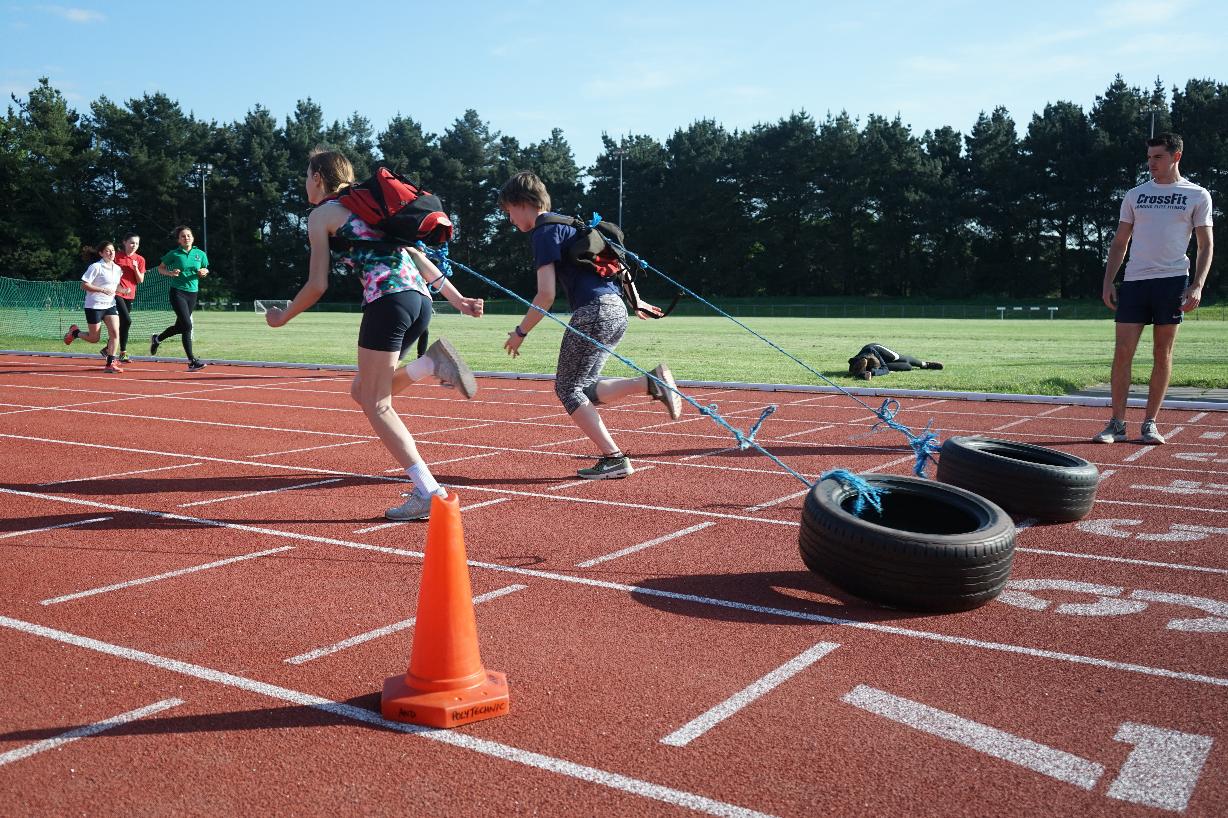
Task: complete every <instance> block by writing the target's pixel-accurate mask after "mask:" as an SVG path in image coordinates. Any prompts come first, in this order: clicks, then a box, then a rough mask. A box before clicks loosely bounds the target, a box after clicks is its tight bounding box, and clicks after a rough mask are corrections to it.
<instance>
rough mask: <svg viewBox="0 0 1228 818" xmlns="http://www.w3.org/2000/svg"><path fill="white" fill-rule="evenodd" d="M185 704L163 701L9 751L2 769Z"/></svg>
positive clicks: (0, 755)
mask: <svg viewBox="0 0 1228 818" xmlns="http://www.w3.org/2000/svg"><path fill="white" fill-rule="evenodd" d="M181 704H183V699H163V700H162V701H160V702H154V703H153V704H151V705H147V706H146V707H140V708H137V709H136V710H129V711H128V712H127V713H120V714H119V715H118V716H112V717H111V718H109V719H103V720H102V721H96V722H94V723H93V724H86V725H84V726H82V727H74V728H73V729H72V730H68V731H66V732H63V733H60V734H59V735H58V736H52V737H51V738H48V739H43V740H42V741H36V742H34V743H33V744H27V745H26V746H25V747H18V748H17V749H15V750H9V751H8V752H7V753H0V767H2V766H4V765H5V764H11V763H13V762H14V761H21V760H22V759H23V758H29V757H30V756H32V755H35V754H36V753H41V752H44V751H45V750H54V749H55V748H56V747H63V746H64V745H65V744H68V743H69V742H73V741H76V740H77V739H82V738H86V737H88V736H96V735H98V734H99V733H102V732H104V731H106V730H110V729H111V728H113V727H120V726H122V725H125V724H128V723H129V722H133V721H136V720H137V719H143V718H145V717H146V716H151V715H153V714H154V713H160V712H162V711H163V710H169V709H170V708H172V707H178V706H179V705H181Z"/></svg>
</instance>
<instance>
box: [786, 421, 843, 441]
mask: <svg viewBox="0 0 1228 818" xmlns="http://www.w3.org/2000/svg"><path fill="white" fill-rule="evenodd" d="M834 428H836V424H834V423H828V424H826V425H824V426H816V427H814V428H813V429H803V430H801V431H800V432H789V434H787V435H776V436H775V438H773V439H774V440H788V439H789V438H791V437H801V436H802V435H808V434H811V433H813V432H822V431H826V430H827V429H834Z"/></svg>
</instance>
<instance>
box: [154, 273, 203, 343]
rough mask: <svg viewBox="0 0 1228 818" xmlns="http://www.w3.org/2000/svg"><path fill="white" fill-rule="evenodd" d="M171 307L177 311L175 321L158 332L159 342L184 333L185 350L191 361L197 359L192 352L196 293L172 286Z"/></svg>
mask: <svg viewBox="0 0 1228 818" xmlns="http://www.w3.org/2000/svg"><path fill="white" fill-rule="evenodd" d="M171 309H172V310H174V311H175V323H173V324H171V325H170V326H169V327H167V328H166V329H164V330H162V331H161V332H159V333H158V342H159V343H161V342H162V341H165V340H166V339H167V338H170V337H172V336H175V335H182V336H183V338H182V340H183V351H184V352H185V353H186V354H187V356H188V360H189V361H195V360H196V356H195V355H194V354H192V310H194V309H196V293H189V292H185V291H184V290H180V289H178V288H176V287H171Z"/></svg>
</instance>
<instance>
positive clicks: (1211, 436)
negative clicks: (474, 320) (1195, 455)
mask: <svg viewBox="0 0 1228 818" xmlns="http://www.w3.org/2000/svg"><path fill="white" fill-rule="evenodd" d="M1224 435H1228V432H1203V433H1202V434H1200V435H1199V436H1198V437H1199V438H1200V439H1202V440H1223V439H1224Z"/></svg>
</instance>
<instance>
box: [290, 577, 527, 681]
mask: <svg viewBox="0 0 1228 818" xmlns="http://www.w3.org/2000/svg"><path fill="white" fill-rule="evenodd" d="M528 587H529V586H528V585H508V586H507V587H505V588H499V589H498V590H495V591H490V592H488V593H485V594H480V595H478V596H475V597H474V598H473V604H474V605H480V604H482V603H483V602H489V601H490V600H492V599H498V598H499V597H501V596H507V595H508V594H510V593H514V592H516V591H522V590H524V589H525V588H528ZM417 621H418V617H416V616H411V617H410V618H409V619H403V620H401V621H400V622H393V623H392V624H391V625H385V626H384V627H382V628H376V629H375V630H373V631H367V632H366V633H360V634H358V635H357V636H351V637H350V638H349V639H342V640H341V641H340V642H335V643H333V644H331V645H326V646H324V647H322V648H316V649H315V650H309V651H307V652H306V653H300V654H299V655H298V656H291V657H290V658H289V659H283V660H282V661H284V662H285V663H286V664H289V665H303V664H306V663H307V662H311V661H314V660H316V659H323V658H324V657H325V656H332V655H333V654H334V653H339V652H340V651H343V650H345V649H346V648H352V647H354V646H356V645H361V644H363V643H364V642H370V641H371V640H372V639H379V638H380V637H382V636H388V635H389V634H393V633H397V632H398V631H403V630H406V629H408V628H412V627H413V626H414V623H415V622H417Z"/></svg>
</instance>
